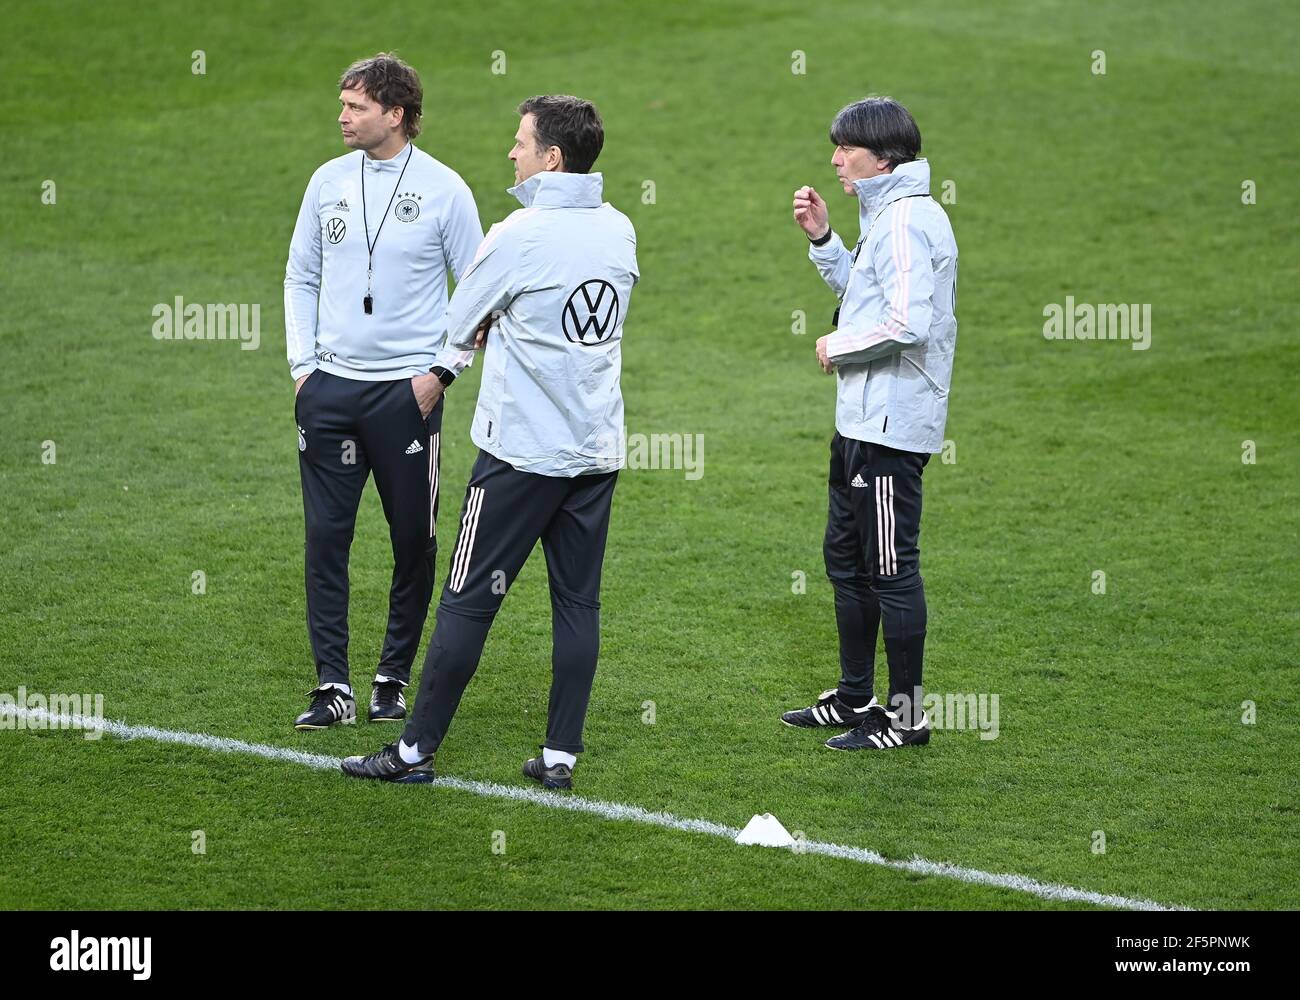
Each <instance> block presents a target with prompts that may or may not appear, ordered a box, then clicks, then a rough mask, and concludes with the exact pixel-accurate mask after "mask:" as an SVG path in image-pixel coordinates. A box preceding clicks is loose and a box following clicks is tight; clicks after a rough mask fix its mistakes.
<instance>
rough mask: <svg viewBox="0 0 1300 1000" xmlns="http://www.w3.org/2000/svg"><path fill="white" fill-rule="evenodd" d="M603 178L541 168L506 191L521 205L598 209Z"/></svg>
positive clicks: (527, 206)
mask: <svg viewBox="0 0 1300 1000" xmlns="http://www.w3.org/2000/svg"><path fill="white" fill-rule="evenodd" d="M603 186H604V179H603V178H602V176H601V175H600V174H565V173H560V172H559V171H556V170H542V171H540V172H538V173H535V174H533V176H532V177H530V178H528V180H526V181H524V182H523V183H521V184H516V185H515V186H514V187H512V188H507V189H506V190H507V191H508V192H509V193H510V194H512V195H514V196H515V197H516V198H518V199H519V203H520V204H521V205H523V206H524V208H529V207H531V206H533V205H537V206H539V207H542V208H599V207H600V204H601V190H602V188H603Z"/></svg>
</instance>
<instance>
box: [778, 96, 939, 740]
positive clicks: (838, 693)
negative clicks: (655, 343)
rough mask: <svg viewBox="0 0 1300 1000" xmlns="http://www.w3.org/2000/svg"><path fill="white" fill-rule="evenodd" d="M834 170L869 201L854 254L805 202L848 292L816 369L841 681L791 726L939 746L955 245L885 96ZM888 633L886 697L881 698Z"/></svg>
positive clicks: (813, 247) (799, 217)
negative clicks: (931, 656) (928, 662)
mask: <svg viewBox="0 0 1300 1000" xmlns="http://www.w3.org/2000/svg"><path fill="white" fill-rule="evenodd" d="M830 138H831V142H832V143H833V144H834V146H835V153H834V155H833V156H832V157H831V164H832V165H833V166H834V167H835V174H836V177H837V179H838V180H839V182H840V185H841V186H842V187H843V189H844V193H845V194H847V195H850V196H853V197H855V198H856V199H857V201H858V209H859V228H860V238H859V239H858V242H857V246H856V247H855V248H854V250H853V251H852V252H850V251H849V250H848V248H846V247H845V246H844V243H843V242H842V241H841V240H840V238H839V237H838V236H837V235H836V234H835V232H834V231H833V230H832V229H831V226H830V221H829V218H828V213H827V208H826V203H825V202H824V201H823V200H822V198H821V196H820V195H818V193H817V192H816V191H815V190H814V189H813V188H811V187H802V188H800V189H799V190H798V191H796V192H795V193H794V218H795V221H796V222H797V223H798V224H799V225H800V226H801V227H802V228H803V230H804V232H805V233H806V234H807V236H808V241H809V244H810V247H809V251H808V256H809V258H810V259H811V260H812V262H813V263H814V264H815V265H816V266H817V270H818V271H819V272H820V273H821V276H822V278H824V279H825V281H826V283H827V284H828V285H829V286H830V287H831V290H832V291H834V292H835V294H836V295H838V296H839V299H840V302H839V308H837V309H836V310H835V316H834V319H833V320H832V324H831V325H832V326H833V327H835V329H834V330H833V332H831V333H829V334H827V335H826V336H824V337H821V338H820V339H819V340H818V341H817V361H818V363H819V365H820V366H821V368H822V370H823V371H825V372H826V373H827V374H829V373H831V372H835V373H836V375H837V379H836V381H837V386H838V389H837V400H836V408H835V436H834V437H833V438H832V440H831V461H830V476H829V495H830V506H829V512H828V516H827V523H826V537H825V542H824V545H823V555H824V557H825V561H826V574H827V576H828V577H829V578H830V581H831V584H832V586H833V587H834V590H835V619H836V624H837V627H838V630H839V646H840V681H839V684H838V685H837V687H836V688H833V689H832V690H829V691H826V692H824V693H823V694H822V695H821V697H820V698H819V699H818V700H817V702H816V704H814V705H811V706H809V707H808V708H802V709H797V710H795V711H791V712H786V713H785V714H784V715H783V716H782V717H781V721H783V722H784V723H785V724H786V725H789V726H798V727H804V728H828V727H840V728H845V729H848V730H850V731H848V732H845V733H842V734H841V735H839V736H835V737H832V738H831V739H829V740H827V741H826V746H828V747H830V748H831V749H833V750H889V749H894V748H897V747H902V746H915V745H920V744H924V743H928V742H929V740H930V722H929V719H928V718H927V717H926V714H925V712H924V711H923V710H922V706H921V660H922V654H923V652H924V649H925V634H926V625H927V619H926V614H927V613H926V604H925V588H924V584H923V582H922V580H921V572H920V569H921V559H920V549H919V542H920V530H921V473H922V470H923V469H924V468H925V465H926V463H927V462H928V461H929V459H930V455H931V454H933V453H937V452H939V451H940V450H942V447H943V431H944V423H945V421H946V419H947V415H948V388H949V385H950V381H951V376H952V359H953V351H954V349H955V347H956V343H957V319H956V315H955V312H956V305H957V300H956V287H957V243H956V240H955V239H954V238H953V233H952V226H951V225H950V224H949V222H948V217H947V215H946V214H945V213H944V210H943V209H942V208H940V207H939V204H938V203H937V202H936V201H935V200H934V199H933V198H931V197H930V166H929V164H928V163H927V162H926V161H925V160H923V159H918V155H919V154H920V152H921V132H920V129H919V128H917V125H916V121H915V120H914V119H913V118H912V116H911V114H910V113H909V112H908V110H907V109H906V108H905V107H903V106H902V105H901V104H899V103H898V102H897V101H895V100H892V99H891V98H888V97H869V98H867V99H865V100H862V101H856V102H854V103H853V104H850V105H848V106H847V107H845V108H843V109H842V110H841V111H840V113H839V114H838V115H836V117H835V121H834V123H833V124H832V125H831V129H830ZM882 623H883V630H884V634H885V653H886V656H887V658H888V660H889V700H888V702H887V703H886V705H881V704H880V703H879V702H877V701H876V698H875V696H874V690H873V686H874V679H875V650H876V635H877V630H878V629H879V628H880V627H881V625H882Z"/></svg>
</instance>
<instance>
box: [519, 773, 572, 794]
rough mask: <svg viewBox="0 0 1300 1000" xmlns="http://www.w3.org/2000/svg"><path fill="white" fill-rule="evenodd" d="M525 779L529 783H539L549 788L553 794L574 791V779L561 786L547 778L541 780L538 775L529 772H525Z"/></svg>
mask: <svg viewBox="0 0 1300 1000" xmlns="http://www.w3.org/2000/svg"><path fill="white" fill-rule="evenodd" d="M524 777H525V778H527V779H528V780H529V781H535V782H537V783H538V784H539V785H541V786H542V787H543V788H549V789H550V790H551V791H553V792H556V791H558V792H563V791H571V790H572V789H573V780H572V779H570V780H569V782H568V783H567V784H564V785H561V784H559V783H558V782H554V781H547V780H546V779H545V778H539V777H537V776H536V775H533V774H529V773H528V772H527V771H525V772H524Z"/></svg>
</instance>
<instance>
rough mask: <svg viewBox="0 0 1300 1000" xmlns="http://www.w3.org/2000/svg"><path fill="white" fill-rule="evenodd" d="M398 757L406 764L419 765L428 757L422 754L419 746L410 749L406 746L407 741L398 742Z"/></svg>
mask: <svg viewBox="0 0 1300 1000" xmlns="http://www.w3.org/2000/svg"><path fill="white" fill-rule="evenodd" d="M397 756H399V757H401V758H402V762H403V763H404V764H418V763H420V761H422V760H424V758H425V757H427V756H428V755H427V754H422V753H420V748H419V747H418V746H414V747H408V746H407V745H406V740H398V741H397Z"/></svg>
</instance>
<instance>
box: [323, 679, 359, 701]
mask: <svg viewBox="0 0 1300 1000" xmlns="http://www.w3.org/2000/svg"><path fill="white" fill-rule="evenodd" d="M320 686H321V687H323V688H337V689H338V690H339V691H342V692H343V693H344V694H345V695H347V696H348V697H349V698H351V697H352V685H351V684H337V683H333V682H331V683H329V684H322V685H320Z"/></svg>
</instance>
